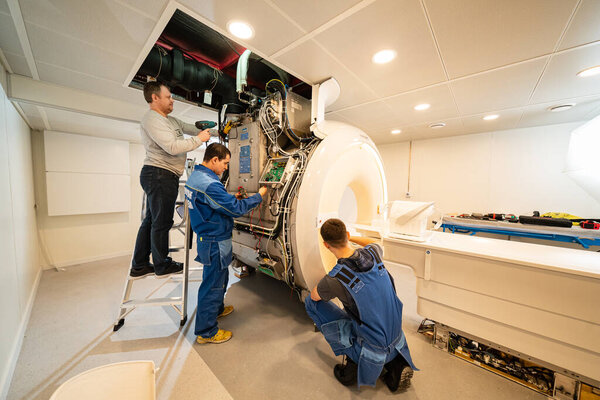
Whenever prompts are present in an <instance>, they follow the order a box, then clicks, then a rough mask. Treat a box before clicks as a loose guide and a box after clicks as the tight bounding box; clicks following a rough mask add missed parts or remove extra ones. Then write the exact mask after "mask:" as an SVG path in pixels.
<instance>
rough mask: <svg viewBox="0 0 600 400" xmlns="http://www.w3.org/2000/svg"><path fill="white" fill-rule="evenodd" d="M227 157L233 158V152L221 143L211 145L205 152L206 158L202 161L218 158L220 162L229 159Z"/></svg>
mask: <svg viewBox="0 0 600 400" xmlns="http://www.w3.org/2000/svg"><path fill="white" fill-rule="evenodd" d="M227 156H229V157H231V152H230V151H229V149H228V148H227V147H225V146H223V145H222V144H221V143H211V144H209V145H208V147H207V148H206V150H205V151H204V158H203V159H202V161H210V160H211V159H212V158H213V157H218V159H219V161H220V160H222V159H224V158H227Z"/></svg>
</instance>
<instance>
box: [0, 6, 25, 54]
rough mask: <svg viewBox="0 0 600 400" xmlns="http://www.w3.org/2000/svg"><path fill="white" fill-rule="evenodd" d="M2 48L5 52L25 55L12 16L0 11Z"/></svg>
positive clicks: (0, 46) (0, 43) (0, 45)
mask: <svg viewBox="0 0 600 400" xmlns="http://www.w3.org/2000/svg"><path fill="white" fill-rule="evenodd" d="M0 48H1V49H2V51H3V52H9V53H13V54H18V55H21V56H22V55H24V53H23V49H21V43H20V42H19V36H17V30H16V29H15V24H14V23H13V20H12V17H11V16H10V15H8V14H3V13H0Z"/></svg>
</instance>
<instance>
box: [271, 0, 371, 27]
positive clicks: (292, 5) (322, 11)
mask: <svg viewBox="0 0 600 400" xmlns="http://www.w3.org/2000/svg"><path fill="white" fill-rule="evenodd" d="M272 1H273V3H274V4H275V5H277V7H279V8H280V9H281V10H282V11H283V12H285V13H286V14H287V15H288V16H290V18H292V19H293V20H294V21H296V22H297V23H298V24H299V25H300V26H301V27H302V28H303V29H305V30H306V31H307V32H310V31H312V30H314V29H315V28H317V27H319V26H321V25H323V24H324V23H326V22H327V21H329V20H330V19H332V18H334V17H336V16H338V15H339V14H341V13H343V12H344V11H346V10H347V9H349V8H351V7H352V6H354V5H356V4H358V3H360V2H361V0H328V1H323V0H303V1H298V0H272Z"/></svg>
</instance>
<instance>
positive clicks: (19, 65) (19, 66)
mask: <svg viewBox="0 0 600 400" xmlns="http://www.w3.org/2000/svg"><path fill="white" fill-rule="evenodd" d="M4 56H5V57H6V61H8V65H10V68H11V69H12V71H13V73H15V74H18V75H24V76H28V77H30V78H31V77H32V75H31V70H30V69H29V65H27V59H26V58H25V56H20V55H17V54H13V53H9V52H4Z"/></svg>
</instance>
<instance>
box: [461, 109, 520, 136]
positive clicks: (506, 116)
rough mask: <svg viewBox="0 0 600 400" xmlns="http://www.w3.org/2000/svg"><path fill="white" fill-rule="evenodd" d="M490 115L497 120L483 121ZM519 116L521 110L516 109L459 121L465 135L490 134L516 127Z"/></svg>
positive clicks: (474, 116) (469, 117)
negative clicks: (494, 116) (496, 116)
mask: <svg viewBox="0 0 600 400" xmlns="http://www.w3.org/2000/svg"><path fill="white" fill-rule="evenodd" d="M491 114H496V115H498V118H497V119H494V120H491V121H486V120H484V119H483V117H485V116H486V115H491ZM521 115H523V110H522V109H520V108H516V109H511V110H504V111H498V112H490V113H486V114H479V115H471V116H468V117H463V118H461V120H462V123H463V127H464V132H465V133H475V132H492V131H501V130H505V129H513V128H514V127H516V126H517V123H518V122H519V119H520V118H521Z"/></svg>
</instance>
